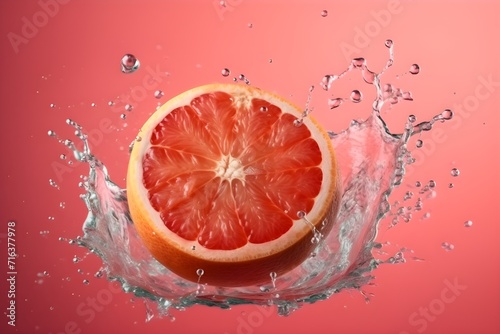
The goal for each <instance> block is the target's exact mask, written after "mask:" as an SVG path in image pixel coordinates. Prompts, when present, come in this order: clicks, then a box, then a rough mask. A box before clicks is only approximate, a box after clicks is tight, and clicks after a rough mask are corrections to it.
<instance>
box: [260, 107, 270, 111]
mask: <svg viewBox="0 0 500 334" xmlns="http://www.w3.org/2000/svg"><path fill="white" fill-rule="evenodd" d="M259 110H260V111H261V112H267V111H268V110H269V108H268V107H266V106H262V107H260V109H259Z"/></svg>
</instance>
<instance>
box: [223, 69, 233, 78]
mask: <svg viewBox="0 0 500 334" xmlns="http://www.w3.org/2000/svg"><path fill="white" fill-rule="evenodd" d="M221 74H222V76H223V77H227V76H229V74H231V71H230V70H229V69H228V68H223V69H222V71H221Z"/></svg>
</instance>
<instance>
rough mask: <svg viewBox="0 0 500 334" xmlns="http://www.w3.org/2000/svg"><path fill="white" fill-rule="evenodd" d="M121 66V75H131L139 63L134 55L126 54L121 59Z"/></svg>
mask: <svg viewBox="0 0 500 334" xmlns="http://www.w3.org/2000/svg"><path fill="white" fill-rule="evenodd" d="M121 65H122V72H123V73H133V72H135V71H137V69H138V68H139V66H140V65H141V63H140V62H139V59H137V58H136V57H135V56H134V55H132V54H130V53H127V54H126V55H124V56H123V57H122V61H121Z"/></svg>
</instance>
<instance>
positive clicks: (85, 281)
mask: <svg viewBox="0 0 500 334" xmlns="http://www.w3.org/2000/svg"><path fill="white" fill-rule="evenodd" d="M82 283H83V284H85V285H89V283H90V281H89V280H88V279H84V280H83V282H82Z"/></svg>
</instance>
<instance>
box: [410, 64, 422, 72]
mask: <svg viewBox="0 0 500 334" xmlns="http://www.w3.org/2000/svg"><path fill="white" fill-rule="evenodd" d="M419 72H420V66H418V65H417V64H413V65H411V66H410V73H411V74H413V75H415V74H418V73H419Z"/></svg>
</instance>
